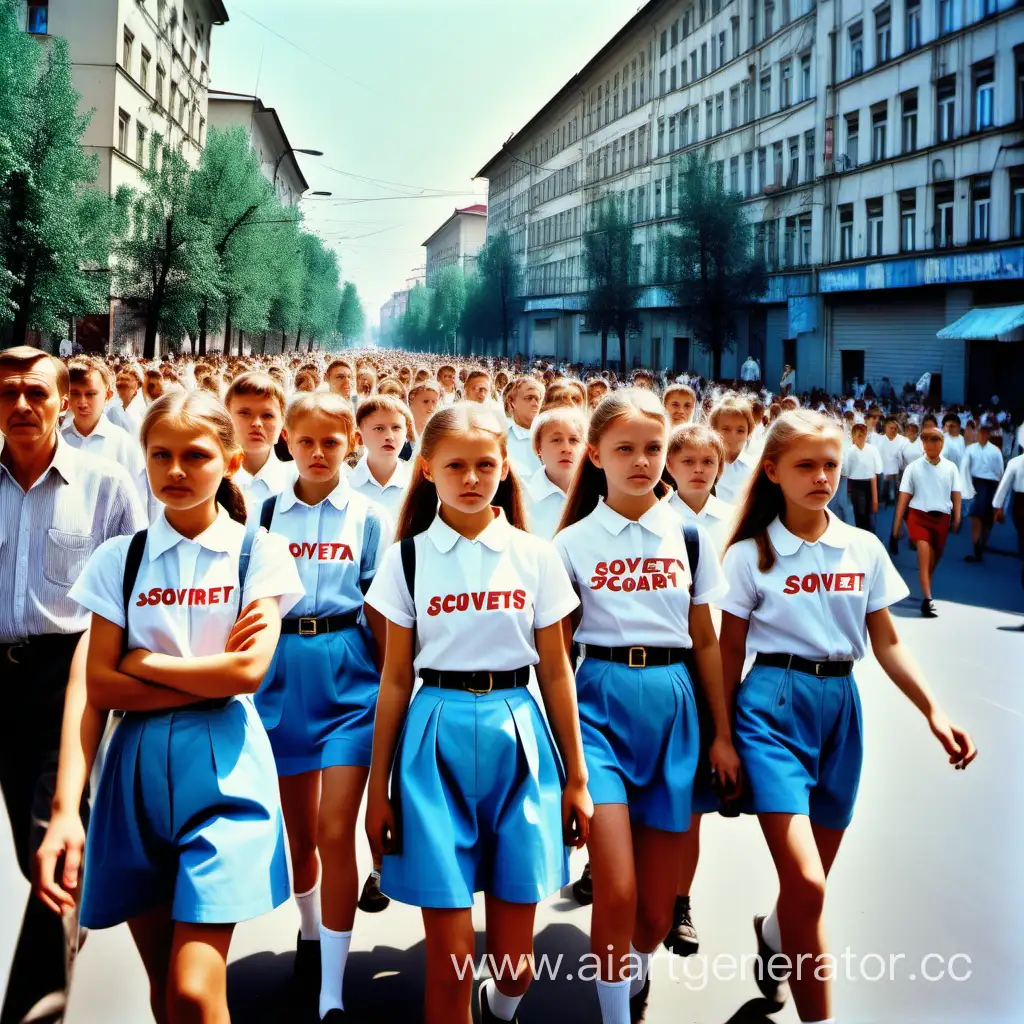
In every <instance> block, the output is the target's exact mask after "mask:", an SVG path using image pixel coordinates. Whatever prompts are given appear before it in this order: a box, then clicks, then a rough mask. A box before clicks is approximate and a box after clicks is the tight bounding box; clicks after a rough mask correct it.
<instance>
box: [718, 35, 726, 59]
mask: <svg viewBox="0 0 1024 1024" xmlns="http://www.w3.org/2000/svg"><path fill="white" fill-rule="evenodd" d="M724 63H725V32H719V33H718V66H719V67H721V66H722V65H723V64H724Z"/></svg>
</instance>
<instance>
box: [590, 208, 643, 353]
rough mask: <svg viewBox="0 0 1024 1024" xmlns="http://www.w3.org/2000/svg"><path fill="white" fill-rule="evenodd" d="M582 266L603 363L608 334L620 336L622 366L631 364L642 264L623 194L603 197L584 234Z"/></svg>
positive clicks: (637, 317)
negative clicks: (590, 227) (630, 346)
mask: <svg viewBox="0 0 1024 1024" xmlns="http://www.w3.org/2000/svg"><path fill="white" fill-rule="evenodd" d="M583 269H584V273H585V274H586V276H587V280H588V283H589V287H588V290H587V293H586V295H585V297H584V317H585V319H586V328H587V330H588V331H595V332H597V333H598V334H600V335H601V367H602V369H605V368H607V365H608V335H609V334H616V335H618V338H619V360H620V366H621V368H622V370H625V369H626V368H627V367H628V365H629V364H628V362H627V347H628V338H629V337H631V336H633V335H636V334H638V333H639V332H640V329H641V322H640V314H639V313H638V312H637V308H636V306H637V302H638V300H639V297H640V287H639V278H640V265H639V259H638V256H637V249H636V247H635V246H634V244H633V227H632V225H631V224H630V223H629V221H628V220H627V219H626V217H625V214H624V212H623V208H622V201H621V198H620V197H616V198H611V197H609V198H606V199H604V200H602V202H601V205H600V207H599V208H598V213H597V223H596V224H595V226H594V228H593V230H591V231H588V232H586V234H584V236H583Z"/></svg>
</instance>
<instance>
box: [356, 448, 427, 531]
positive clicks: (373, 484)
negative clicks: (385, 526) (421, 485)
mask: <svg viewBox="0 0 1024 1024" xmlns="http://www.w3.org/2000/svg"><path fill="white" fill-rule="evenodd" d="M410 479H412V462H411V461H406V460H404V459H399V460H398V464H397V465H396V466H395V471H394V472H393V473H392V474H391V478H390V479H389V480H388V482H387V483H385V484H379V483H377V480H376V478H375V477H374V475H373V473H371V472H370V463H369V456H368V455H367V453H366V452H363V455H362V458H360V460H359V461H358V462H357V463H356V464H355V465H354V466H353V467H352V468H351V469H350V470H349V472H348V483H349V486H350V487H351V488H352V490H353V491H355V492H356V493H357V494H361V495H362V496H363V497H364V498H366V500H367V501H372V502H373V503H374V504H375V505H379V506H380V507H381V508H384V509H386V510H387V511H388V513H389V514H390V515H391V517H392V519H397V518H398V514H399V512H401V510H402V502H403V501H405V491H406V488H407V487H408V486H409V481H410Z"/></svg>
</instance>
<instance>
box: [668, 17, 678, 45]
mask: <svg viewBox="0 0 1024 1024" xmlns="http://www.w3.org/2000/svg"><path fill="white" fill-rule="evenodd" d="M669 45H670V46H671V47H673V48H674V47H676V46H678V45H679V22H678V21H673V22H672V42H671V43H670V44H669Z"/></svg>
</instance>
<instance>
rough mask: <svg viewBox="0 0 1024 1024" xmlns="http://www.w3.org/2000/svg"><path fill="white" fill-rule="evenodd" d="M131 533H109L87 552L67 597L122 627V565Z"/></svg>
mask: <svg viewBox="0 0 1024 1024" xmlns="http://www.w3.org/2000/svg"><path fill="white" fill-rule="evenodd" d="M131 541H132V538H131V537H112V538H111V539H110V540H106V541H104V542H103V543H102V544H101V545H100V546H99V547H98V548H97V549H96V550H95V551H94V552H93V553H92V555H91V556H90V558H89V561H88V562H87V563H86V566H85V569H84V570H83V571H82V575H81V576H79V577H78V579H77V580H75V583H74V586H72V588H71V590H70V591H69V592H68V597H70V598H71V599H72V600H73V601H77V602H78V603H79V604H80V605H81V606H82V607H83V608H87V609H88V610H89V611H90V612H93V613H94V614H95V615H100V616H102V617H103V618H104V619H106V620H107V621H108V622H112V623H113V624H114V625H115V626H120V627H121V628H122V629H124V595H123V586H124V566H125V562H126V561H127V558H128V545H129V544H130V543H131Z"/></svg>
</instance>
